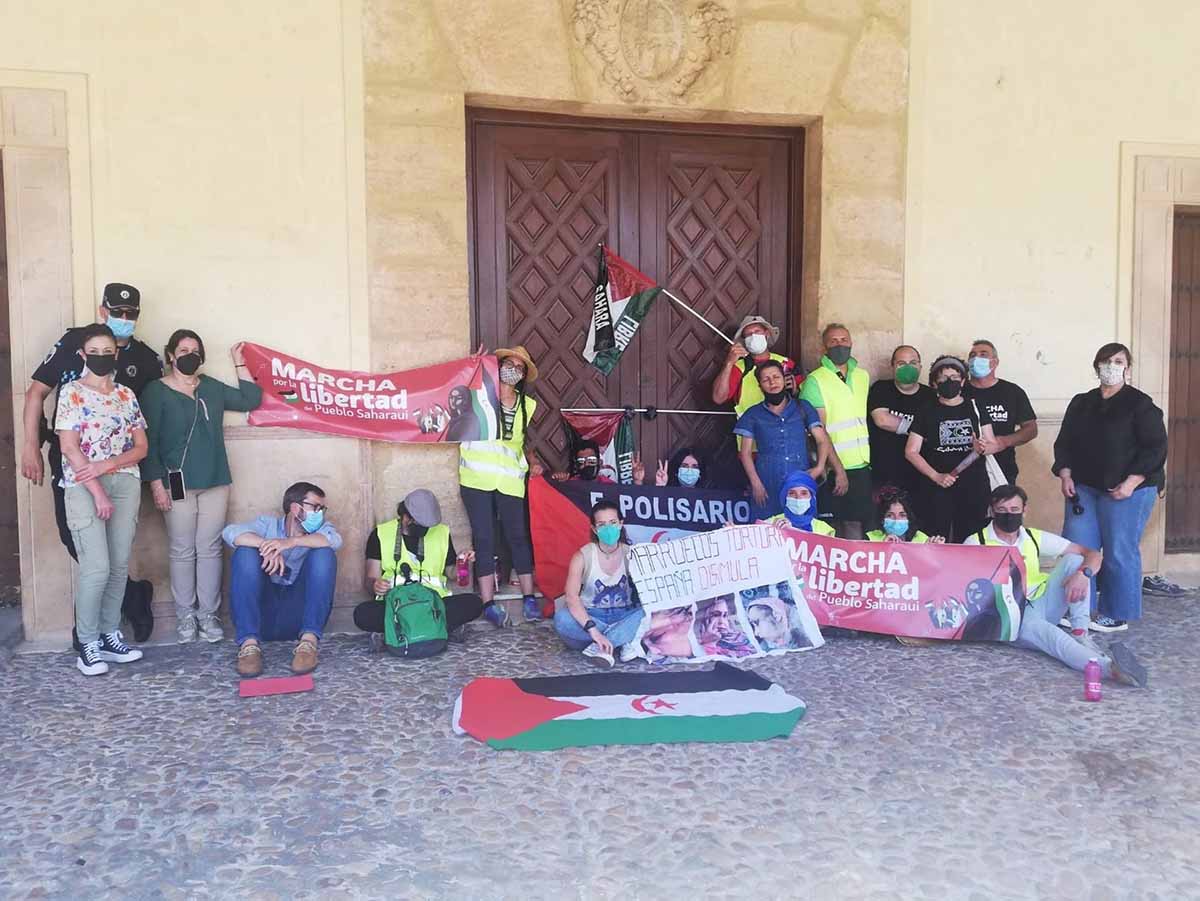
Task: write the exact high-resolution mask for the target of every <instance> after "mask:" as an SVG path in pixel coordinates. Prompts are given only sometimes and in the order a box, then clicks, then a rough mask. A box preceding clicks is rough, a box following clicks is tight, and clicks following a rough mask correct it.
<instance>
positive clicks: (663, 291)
mask: <svg viewBox="0 0 1200 901" xmlns="http://www.w3.org/2000/svg"><path fill="white" fill-rule="evenodd" d="M662 293H663V294H665V295H667V297H669V298H671V300H673V301H675V303H677V304H679V305H680V306H681V307H683V308H684V309H685V310H687V311H688V312H689V313H691V314H692V315H693V316H695V317H696V318H697V319H699V320H700V321H701V322H703V323H704V324H705V325H707V326H708V327H709V328H710V329H712V330H713V331H714V332H716V333H717V334H718V335H720V336H721V339H722V340H723V341H724V342H725V343H726V344H729V345H732V344H733V339H732V338H729V337H727V336H726V335H725V333H724V332H723V331H721V330H720V329H719V328H717V327H716V326H715V325H713V324H712V323H711V322H709V321H708V320H707V319H705V318H704V317H703V316H701V315H700V314H699V313H697V312H696V311H695V310H694V309H693V308H692V307H690V306H688V305H687V304H686V303H684V302H683V301H682V300H680V299H679V298H678V297H676V296H675V295H674V294H672V293H671V292H670V291H668V290H667V289H666V288H663V289H662ZM658 412H660V413H665V412H667V411H666V410H659V411H658Z"/></svg>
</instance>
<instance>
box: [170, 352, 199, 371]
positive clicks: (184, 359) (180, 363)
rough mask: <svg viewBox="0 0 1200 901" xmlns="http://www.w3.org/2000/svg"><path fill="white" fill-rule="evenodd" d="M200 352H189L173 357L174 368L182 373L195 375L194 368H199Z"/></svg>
mask: <svg viewBox="0 0 1200 901" xmlns="http://www.w3.org/2000/svg"><path fill="white" fill-rule="evenodd" d="M200 363H201V360H200V354H198V353H190V354H183V355H182V356H179V357H176V358H175V368H176V369H178V370H179V371H180V372H182V373H183V374H184V375H195V374H196V370H197V369H199V368H200Z"/></svg>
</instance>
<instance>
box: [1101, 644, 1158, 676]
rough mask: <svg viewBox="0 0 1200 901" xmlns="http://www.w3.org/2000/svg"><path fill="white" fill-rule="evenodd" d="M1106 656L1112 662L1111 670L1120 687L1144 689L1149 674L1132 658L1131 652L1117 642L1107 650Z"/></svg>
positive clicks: (1139, 662)
mask: <svg viewBox="0 0 1200 901" xmlns="http://www.w3.org/2000/svg"><path fill="white" fill-rule="evenodd" d="M1108 654H1109V658H1110V659H1111V660H1112V666H1111V669H1112V674H1113V678H1114V679H1116V680H1117V681H1118V682H1120V683H1121V684H1122V685H1132V686H1134V687H1136V688H1145V687H1146V682H1147V681H1148V678H1149V674H1148V673H1147V672H1146V667H1145V666H1144V665H1143V664H1142V663H1141V661H1139V660H1138V659H1137V658H1136V657H1135V656H1133V651H1131V650H1129V648H1128V647H1126V646H1125V645H1124V644H1123V643H1122V642H1119V641H1118V642H1114V643H1113V645H1112V646H1111V647H1110V648H1109V649H1108Z"/></svg>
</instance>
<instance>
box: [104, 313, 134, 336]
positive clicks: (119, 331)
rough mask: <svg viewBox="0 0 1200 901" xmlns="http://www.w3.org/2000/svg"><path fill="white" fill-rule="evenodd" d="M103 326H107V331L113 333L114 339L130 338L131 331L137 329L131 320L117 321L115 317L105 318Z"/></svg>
mask: <svg viewBox="0 0 1200 901" xmlns="http://www.w3.org/2000/svg"><path fill="white" fill-rule="evenodd" d="M104 324H105V325H107V326H108V328H109V331H111V332H112V333H113V337H115V338H122V339H124V338H132V337H133V330H134V329H135V328H136V327H137V322H135V321H134V320H132V319H118V318H117V317H115V316H107V317H105V320H104Z"/></svg>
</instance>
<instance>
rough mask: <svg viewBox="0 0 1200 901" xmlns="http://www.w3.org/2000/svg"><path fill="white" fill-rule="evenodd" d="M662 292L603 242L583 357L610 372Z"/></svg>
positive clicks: (598, 367) (606, 373) (600, 368)
mask: <svg viewBox="0 0 1200 901" xmlns="http://www.w3.org/2000/svg"><path fill="white" fill-rule="evenodd" d="M661 292H662V288H660V287H658V286H657V285H656V284H654V282H653V281H651V280H650V278H649V277H648V276H646V275H643V274H642V273H641V272H639V271H638V270H637V269H635V268H634V267H633V266H631V265H629V264H628V263H627V262H625V261H624V260H623V259H621V258H620V257H619V256H617V255H616V254H615V253H613V252H612V251H611V250H609V249H608V247H607V246H603V245H602V246H601V247H600V271H599V274H598V275H597V276H596V290H595V293H594V294H593V297H592V324H591V326H590V327H589V328H588V337H587V344H586V345H584V348H583V358H584V359H585V360H587V361H588V362H589V363H591V364H592V365H593V366H595V367H596V368H597V369H599V370H600V371H601V372H603V373H604V374H605V375H608V374H609V373H610V372H612V371H613V369H614V368H615V367H616V365H617V363H618V362H619V361H620V359H621V353H622V352H623V351H624V350H625V348H626V347H628V346H629V342H630V341H632V340H633V336H634V335H636V334H637V330H638V326H639V325H641V324H642V320H643V319H645V318H646V314H647V313H648V312H650V304H652V303H653V302H654V298H656V297H658V295H659V294H660V293H661Z"/></svg>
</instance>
